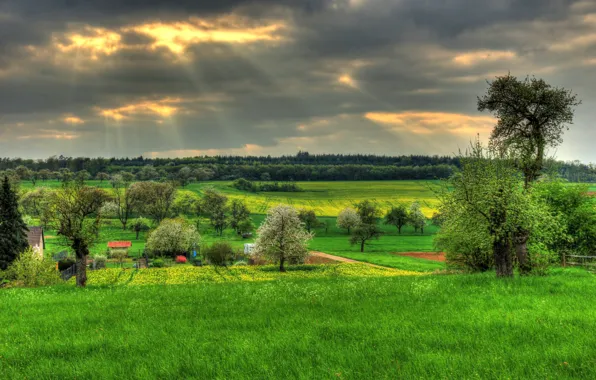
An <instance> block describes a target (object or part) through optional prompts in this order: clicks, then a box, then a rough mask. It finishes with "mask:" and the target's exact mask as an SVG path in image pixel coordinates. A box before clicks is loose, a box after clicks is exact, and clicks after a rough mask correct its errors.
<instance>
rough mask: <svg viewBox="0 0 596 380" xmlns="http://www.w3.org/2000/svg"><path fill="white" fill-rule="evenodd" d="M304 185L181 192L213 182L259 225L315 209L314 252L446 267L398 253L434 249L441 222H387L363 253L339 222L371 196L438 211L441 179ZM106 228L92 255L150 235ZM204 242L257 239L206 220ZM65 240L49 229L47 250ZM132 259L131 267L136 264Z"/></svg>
mask: <svg viewBox="0 0 596 380" xmlns="http://www.w3.org/2000/svg"><path fill="white" fill-rule="evenodd" d="M89 184H90V185H94V186H99V187H102V188H105V189H107V190H109V189H110V188H111V185H110V183H109V182H108V181H103V182H101V183H100V182H99V181H89ZM298 185H299V186H300V187H301V188H303V189H304V190H305V191H303V192H296V193H250V192H243V191H239V190H237V189H235V188H233V187H232V186H231V182H224V181H219V182H204V183H193V184H190V185H188V186H187V187H185V188H182V189H180V190H179V191H180V192H187V191H191V192H196V193H198V194H201V192H202V190H203V189H204V188H205V187H207V186H213V187H215V188H217V189H218V190H219V191H220V192H222V193H224V194H226V195H227V196H228V197H229V198H231V199H232V198H240V199H243V200H244V201H245V202H246V203H247V204H248V206H249V208H250V209H251V211H252V213H253V215H252V218H253V221H254V223H255V225H256V226H258V225H260V223H261V222H262V221H263V218H264V214H265V213H266V211H267V209H268V208H269V207H272V206H275V205H277V204H279V203H284V204H290V205H292V206H294V207H297V208H309V209H314V210H315V212H316V213H317V216H319V219H320V220H321V221H322V222H324V223H325V224H326V227H320V228H317V229H315V230H314V232H315V238H314V239H313V240H312V241H311V243H310V248H311V249H312V250H314V251H321V252H325V253H329V254H333V255H337V256H343V257H347V258H352V259H356V260H361V261H366V262H371V263H375V264H379V265H384V266H389V267H394V268H397V269H404V270H412V269H413V270H419V271H433V270H435V269H443V268H444V264H443V263H436V262H428V261H427V260H421V259H416V258H411V257H402V256H397V255H395V254H394V253H398V252H432V251H435V248H434V246H433V236H434V234H435V233H436V227H434V226H432V225H431V226H428V227H427V228H426V229H425V232H424V234H420V233H416V232H414V230H413V229H412V228H411V227H405V228H404V229H403V230H402V234H401V235H399V234H398V233H397V230H396V228H395V227H391V226H382V229H383V231H384V235H383V237H381V239H379V240H374V241H371V242H370V244H368V245H367V247H366V252H365V253H364V254H362V253H360V252H359V247H358V246H352V245H350V244H349V242H348V239H349V236H348V234H347V231H345V230H339V229H338V228H337V227H336V220H335V219H336V218H335V217H336V215H337V213H338V212H339V211H341V210H342V209H343V208H345V207H348V206H353V205H354V204H355V203H357V202H360V201H362V200H365V199H369V200H373V201H375V202H377V204H378V205H379V206H380V208H382V209H383V210H386V209H387V208H389V207H391V205H393V204H396V203H398V202H404V203H406V204H408V203H410V202H413V201H415V200H418V201H419V202H420V203H421V205H422V208H423V210H424V211H425V213H426V214H427V216H431V215H432V210H433V207H434V206H435V205H436V202H437V201H436V198H435V194H434V192H433V187H436V186H438V182H432V181H352V182H345V181H338V182H298ZM36 186H47V187H52V188H57V187H60V183H59V182H58V181H46V182H41V181H40V182H38V183H37V185H36ZM21 188H22V189H23V190H27V189H31V188H32V185H31V183H28V182H23V183H22V184H21ZM103 223H104V225H103V227H102V229H101V232H100V236H99V238H98V241H97V243H96V244H95V245H93V246H92V247H91V253H92V254H105V253H106V250H107V243H108V242H109V241H121V240H126V241H132V243H133V246H132V249H131V250H130V251H129V252H130V255H131V256H137V255H139V254H140V252H142V251H143V249H144V247H145V234H144V233H141V234H140V236H139V239H138V240H136V237H135V233H134V232H132V231H123V230H122V229H121V227H120V222H119V221H118V220H116V219H106V220H104V221H103ZM200 232H201V239H202V244H210V243H212V242H214V241H216V240H226V241H228V242H230V243H231V244H232V245H233V246H235V247H237V248H239V249H240V248H242V247H243V245H244V243H249V242H251V241H252V240H251V239H242V238H241V237H239V236H237V235H235V234H234V233H233V231H231V230H227V231H226V232H225V233H224V236H222V237H220V236H216V235H215V233H214V231H213V230H212V229H211V227H210V226H209V221H208V220H207V219H204V218H203V219H202V220H201V225H200ZM67 249H68V247H67V245H66V244H65V242H64V241H63V240H62V239H60V238H59V237H58V236H57V235H56V232H55V231H51V230H50V231H46V251H47V252H49V253H50V254H53V253H57V252H60V251H63V250H67ZM131 265H132V262H129V263H126V264H125V266H131Z"/></svg>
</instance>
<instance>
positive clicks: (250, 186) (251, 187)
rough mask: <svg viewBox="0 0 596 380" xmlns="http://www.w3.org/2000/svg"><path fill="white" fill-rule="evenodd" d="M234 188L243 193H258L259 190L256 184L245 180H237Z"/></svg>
mask: <svg viewBox="0 0 596 380" xmlns="http://www.w3.org/2000/svg"><path fill="white" fill-rule="evenodd" d="M232 187H234V188H236V189H238V190H242V191H251V192H257V191H258V190H259V188H258V187H257V186H256V185H255V184H254V183H252V182H251V181H249V180H247V179H244V178H238V179H237V180H235V181H234V182H233V183H232Z"/></svg>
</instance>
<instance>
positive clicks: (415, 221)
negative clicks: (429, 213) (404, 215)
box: [408, 202, 426, 234]
mask: <svg viewBox="0 0 596 380" xmlns="http://www.w3.org/2000/svg"><path fill="white" fill-rule="evenodd" d="M408 219H409V220H410V223H411V224H412V226H413V227H414V230H415V231H418V230H420V233H421V234H424V226H425V225H426V217H425V216H424V214H423V213H422V210H421V209H420V203H418V202H414V203H412V204H411V205H410V211H409V212H408Z"/></svg>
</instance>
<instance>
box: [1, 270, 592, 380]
mask: <svg viewBox="0 0 596 380" xmlns="http://www.w3.org/2000/svg"><path fill="white" fill-rule="evenodd" d="M594 303H596V281H594V276H593V275H591V274H589V273H587V272H583V271H577V270H576V271H573V270H565V271H563V270H558V271H557V273H555V274H553V275H552V276H549V277H526V278H515V279H509V280H503V279H496V278H494V273H489V274H486V275H451V276H415V277H412V276H401V277H359V276H346V275H339V276H331V277H327V278H309V279H295V278H292V277H291V276H289V277H288V278H278V279H277V280H271V281H265V282H262V281H261V282H251V281H234V282H225V283H213V282H204V283H200V284H196V285H171V286H151V285H146V286H100V287H97V286H92V285H91V286H89V287H88V288H87V289H76V288H74V286H71V285H61V286H56V287H50V288H37V289H16V288H15V289H6V290H2V291H0V305H2V313H0V325H2V326H3V328H2V329H0V371H1V373H2V377H5V378H37V379H41V378H74V377H76V378H121V379H129V378H137V379H141V378H201V379H215V378H219V379H223V378H234V379H254V378H259V379H281V378H297V379H313V378H317V379H320V378H329V379H331V378H340V379H341V378H344V379H365V378H366V379H370V378H379V379H380V378H450V379H458V378H503V379H505V378H557V379H565V378H585V379H588V378H594V377H596V365H595V364H596V363H595V362H594V357H595V356H594V353H595V352H596V346H595V345H594V339H593V337H592V334H591V333H590V331H593V330H594V329H595V328H596V311H595V309H594V307H593V305H594ZM32 358H34V360H33V359H32Z"/></svg>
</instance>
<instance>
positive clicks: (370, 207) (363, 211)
mask: <svg viewBox="0 0 596 380" xmlns="http://www.w3.org/2000/svg"><path fill="white" fill-rule="evenodd" d="M356 210H357V212H358V216H360V221H361V222H362V224H376V223H377V218H378V217H379V216H380V210H379V208H378V207H377V205H376V204H375V203H373V202H371V201H369V200H364V201H362V202H360V203H358V204H356Z"/></svg>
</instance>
